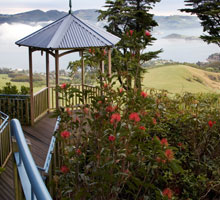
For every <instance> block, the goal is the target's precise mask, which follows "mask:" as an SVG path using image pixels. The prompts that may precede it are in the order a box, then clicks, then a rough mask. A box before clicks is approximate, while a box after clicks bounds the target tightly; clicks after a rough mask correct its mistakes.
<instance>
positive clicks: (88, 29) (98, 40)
mask: <svg viewBox="0 0 220 200" xmlns="http://www.w3.org/2000/svg"><path fill="white" fill-rule="evenodd" d="M119 41H120V38H118V37H117V36H115V35H112V34H111V33H109V32H106V31H105V30H103V29H101V28H99V27H96V26H94V25H91V24H88V23H87V22H85V21H83V20H81V19H79V18H77V17H76V16H75V15H73V14H72V13H70V14H68V15H66V16H64V17H62V18H60V19H58V20H57V21H55V22H53V23H51V24H49V25H47V26H45V27H43V28H42V29H40V30H38V31H36V32H34V33H32V34H30V35H28V36H26V37H25V38H23V39H21V40H19V41H17V42H15V44H17V45H19V46H27V47H35V48H39V49H81V48H82V49H83V48H90V47H113V46H114V45H115V44H116V43H118V42H119Z"/></svg>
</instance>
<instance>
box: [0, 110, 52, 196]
mask: <svg viewBox="0 0 220 200" xmlns="http://www.w3.org/2000/svg"><path fill="white" fill-rule="evenodd" d="M55 124H56V119H55V118H50V115H49V114H48V115H46V116H44V117H43V118H42V119H41V120H39V121H38V122H37V123H36V124H35V125H34V126H23V127H22V128H23V132H24V134H25V137H26V138H27V139H29V140H30V142H31V153H32V156H33V158H34V161H35V163H36V165H37V166H39V167H43V166H44V162H45V159H46V156H47V151H48V148H49V145H50V141H51V137H52V135H53V133H54V128H55ZM13 159H14V158H13V157H12V156H11V158H10V160H9V162H8V164H7V166H6V170H5V172H3V173H2V174H1V175H0V200H14V199H15V195H14V191H15V189H14V171H13Z"/></svg>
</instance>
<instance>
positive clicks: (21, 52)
mask: <svg viewBox="0 0 220 200" xmlns="http://www.w3.org/2000/svg"><path fill="white" fill-rule="evenodd" d="M46 23H48V22H46ZM46 23H43V25H46ZM40 28H42V23H37V24H34V25H32V26H31V25H25V24H6V23H5V24H2V25H0V68H2V67H8V68H12V69H16V68H19V69H28V48H27V47H18V46H17V45H15V42H16V41H18V40H20V39H22V38H23V37H25V36H27V35H29V34H31V33H33V32H34V31H36V30H39V29H40ZM172 33H177V34H181V35H186V36H199V35H200V34H201V33H202V28H196V29H181V30H161V29H156V30H155V31H154V32H153V33H152V34H153V36H154V37H156V38H157V39H158V40H157V41H155V42H154V44H153V46H151V47H148V48H147V50H149V51H154V50H159V49H161V48H162V49H163V50H164V52H163V53H161V54H160V55H159V56H160V58H161V59H167V60H170V59H171V60H174V61H179V62H193V63H196V62H198V61H205V60H206V59H207V57H208V56H209V55H211V54H212V53H217V52H219V47H218V46H217V45H214V44H210V45H207V44H206V43H205V42H203V41H202V40H188V41H187V40H184V39H178V40H174V39H172V40H168V39H163V37H164V36H167V35H169V34H172ZM78 58H79V54H78V53H73V54H69V55H66V56H64V57H61V59H60V69H66V67H67V65H68V63H69V61H73V60H76V59H78ZM50 63H51V64H50V66H51V67H50V70H51V71H52V70H54V69H55V67H54V59H53V57H51V59H50ZM45 69H46V67H45V54H44V55H43V56H41V53H40V52H34V53H33V70H34V71H36V72H45Z"/></svg>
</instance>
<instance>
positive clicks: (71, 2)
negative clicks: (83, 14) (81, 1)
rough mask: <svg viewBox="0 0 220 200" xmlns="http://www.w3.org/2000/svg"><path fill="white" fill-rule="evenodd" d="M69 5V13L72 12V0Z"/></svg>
mask: <svg viewBox="0 0 220 200" xmlns="http://www.w3.org/2000/svg"><path fill="white" fill-rule="evenodd" d="M69 6H70V10H69V14H72V0H69Z"/></svg>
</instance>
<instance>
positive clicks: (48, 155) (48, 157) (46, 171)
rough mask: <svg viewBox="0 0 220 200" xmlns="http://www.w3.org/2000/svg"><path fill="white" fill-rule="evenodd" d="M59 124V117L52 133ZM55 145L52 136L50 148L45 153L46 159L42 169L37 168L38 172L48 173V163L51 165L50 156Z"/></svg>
mask: <svg viewBox="0 0 220 200" xmlns="http://www.w3.org/2000/svg"><path fill="white" fill-rule="evenodd" d="M59 122H60V117H58V118H57V122H56V125H55V128H54V132H55V131H56V130H57V129H58V126H59ZM55 143H56V137H55V136H52V138H51V141H50V146H49V149H48V152H47V157H46V160H45V163H44V167H43V168H42V167H37V168H38V169H39V170H40V171H42V172H45V173H48V171H49V168H50V163H51V159H52V155H53V151H54V148H55Z"/></svg>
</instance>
